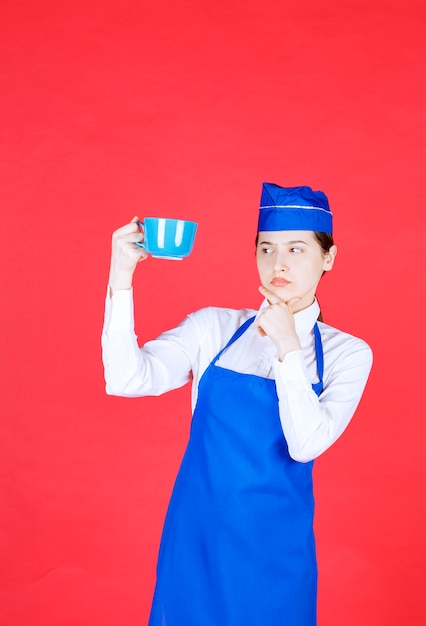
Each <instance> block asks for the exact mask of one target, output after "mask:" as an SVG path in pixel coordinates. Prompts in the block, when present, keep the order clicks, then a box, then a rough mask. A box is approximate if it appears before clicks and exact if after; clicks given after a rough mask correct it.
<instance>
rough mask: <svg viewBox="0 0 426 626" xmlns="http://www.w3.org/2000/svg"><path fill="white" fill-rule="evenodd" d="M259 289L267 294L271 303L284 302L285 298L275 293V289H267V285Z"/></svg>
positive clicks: (266, 296) (264, 294) (263, 293)
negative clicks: (282, 298)
mask: <svg viewBox="0 0 426 626" xmlns="http://www.w3.org/2000/svg"><path fill="white" fill-rule="evenodd" d="M259 291H260V293H261V294H262V295H263V296H265V298H266V299H267V300H268V302H269V304H281V303H282V302H284V300H281V298H279V297H278V296H277V294H276V293H274V292H273V291H269V289H266V287H263V286H260V287H259Z"/></svg>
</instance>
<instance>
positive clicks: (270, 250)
mask: <svg viewBox="0 0 426 626" xmlns="http://www.w3.org/2000/svg"><path fill="white" fill-rule="evenodd" d="M272 253H273V250H272V248H267V247H265V248H262V254H272Z"/></svg>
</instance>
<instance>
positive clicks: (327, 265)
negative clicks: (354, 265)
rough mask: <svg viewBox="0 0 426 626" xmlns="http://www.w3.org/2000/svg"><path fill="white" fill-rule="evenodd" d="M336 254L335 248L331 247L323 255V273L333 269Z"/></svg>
mask: <svg viewBox="0 0 426 626" xmlns="http://www.w3.org/2000/svg"><path fill="white" fill-rule="evenodd" d="M336 254H337V246H331V248H330V250H329V251H328V252H327V253H326V254H325V255H324V265H323V266H322V269H323V271H324V272H329V271H330V270H331V269H332V268H333V265H334V259H335V258H336Z"/></svg>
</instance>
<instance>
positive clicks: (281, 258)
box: [103, 183, 372, 626]
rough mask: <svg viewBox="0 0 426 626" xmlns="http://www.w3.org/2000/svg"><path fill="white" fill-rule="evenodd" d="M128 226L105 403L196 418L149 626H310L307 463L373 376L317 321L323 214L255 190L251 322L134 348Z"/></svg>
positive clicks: (114, 279)
mask: <svg viewBox="0 0 426 626" xmlns="http://www.w3.org/2000/svg"><path fill="white" fill-rule="evenodd" d="M137 222H138V218H134V219H133V220H132V222H131V223H130V224H127V225H126V226H124V227H122V228H120V229H119V230H117V231H116V232H115V233H114V235H113V252H112V261H111V272H110V280H109V294H108V296H107V303H106V316H105V328H104V333H103V355H104V364H105V376H106V381H107V392H108V393H110V394H116V395H124V396H143V395H148V394H149V395H157V394H161V393H164V392H166V391H168V390H170V389H173V388H177V387H179V386H182V385H184V384H185V383H186V382H188V381H190V380H192V381H193V388H192V389H193V391H192V400H193V411H194V413H193V420H192V426H191V435H190V440H189V443H188V447H187V450H186V452H185V455H184V458H183V461H182V465H181V468H180V470H179V474H178V477H177V480H176V484H175V487H174V491H173V494H172V498H171V501H170V505H169V509H168V513H167V517H166V521H165V525H164V530H163V537H162V541H161V547H160V554H159V560H158V568H157V585H156V590H155V595H154V601H153V605H152V610H151V617H150V622H149V626H272V625H274V626H275V625H278V624H279V625H280V626H314V625H315V624H316V587H317V567H316V556H315V543H314V535H313V512H314V501H313V492H312V466H313V460H314V458H315V457H317V456H318V455H320V454H321V453H322V452H324V451H325V450H326V449H327V448H328V447H329V446H331V445H332V443H333V442H334V441H335V440H336V439H337V438H338V437H339V436H340V435H341V434H342V432H343V431H344V429H345V428H346V426H347V425H348V423H349V421H350V419H351V417H352V415H353V413H354V411H355V409H356V407H357V405H358V402H359V400H360V397H361V395H362V392H363V389H364V386H365V383H366V380H367V377H368V374H369V371H370V368H371V363H372V356H371V350H370V348H369V347H368V346H367V345H366V344H365V343H364V342H363V341H361V340H360V339H357V338H355V337H353V336H351V335H348V334H346V333H343V332H341V331H339V330H337V329H335V328H332V327H330V326H328V325H326V324H324V323H322V322H319V321H317V320H318V318H319V315H320V310H319V306H318V303H317V301H316V299H315V292H316V288H317V285H318V283H319V281H320V279H321V276H322V274H323V273H324V272H328V271H330V270H331V269H332V267H333V264H334V260H335V256H336V251H337V250H336V246H335V245H334V243H333V239H332V236H331V233H332V214H331V212H330V209H329V206H328V201H327V198H326V196H325V195H324V194H323V193H322V192H320V191H312V189H310V188H309V187H294V188H282V187H279V186H277V185H273V184H270V183H264V184H263V188H262V197H261V206H260V211H259V223H258V238H257V243H256V259H257V267H258V272H259V277H260V282H261V287H260V292H261V293H262V295H263V296H264V298H265V300H264V302H263V304H262V306H261V307H260V310H259V311H258V312H256V311H252V310H248V309H243V310H241V311H236V310H231V309H218V308H213V307H210V308H206V309H202V310H200V311H198V312H196V313H193V314H191V315H189V316H188V317H187V318H186V320H185V321H184V322H182V324H181V325H180V326H178V327H177V328H175V329H174V330H171V331H168V332H166V333H163V334H162V335H160V337H159V338H158V339H157V340H155V341H150V342H148V343H146V344H145V345H144V346H143V347H142V348H139V347H138V345H137V341H136V336H135V334H134V331H133V321H132V319H133V308H132V296H131V286H132V275H133V272H134V269H135V267H136V265H137V263H138V262H139V261H142V260H144V259H145V258H146V256H147V253H146V252H145V251H144V249H143V248H141V247H140V246H138V245H136V244H137V243H138V242H141V241H142V240H143V235H142V233H141V232H140V230H139V228H138V224H137Z"/></svg>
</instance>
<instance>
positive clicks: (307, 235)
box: [258, 230, 317, 244]
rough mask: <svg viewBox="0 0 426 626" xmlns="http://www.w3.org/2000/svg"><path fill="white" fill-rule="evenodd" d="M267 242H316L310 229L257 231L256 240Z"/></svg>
mask: <svg viewBox="0 0 426 626" xmlns="http://www.w3.org/2000/svg"><path fill="white" fill-rule="evenodd" d="M262 241H267V242H268V243H276V244H279V243H284V244H287V243H294V242H295V241H298V242H304V243H306V244H311V243H316V242H317V240H316V237H315V234H314V232H313V231H312V230H261V231H259V233H258V242H259V243H262Z"/></svg>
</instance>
